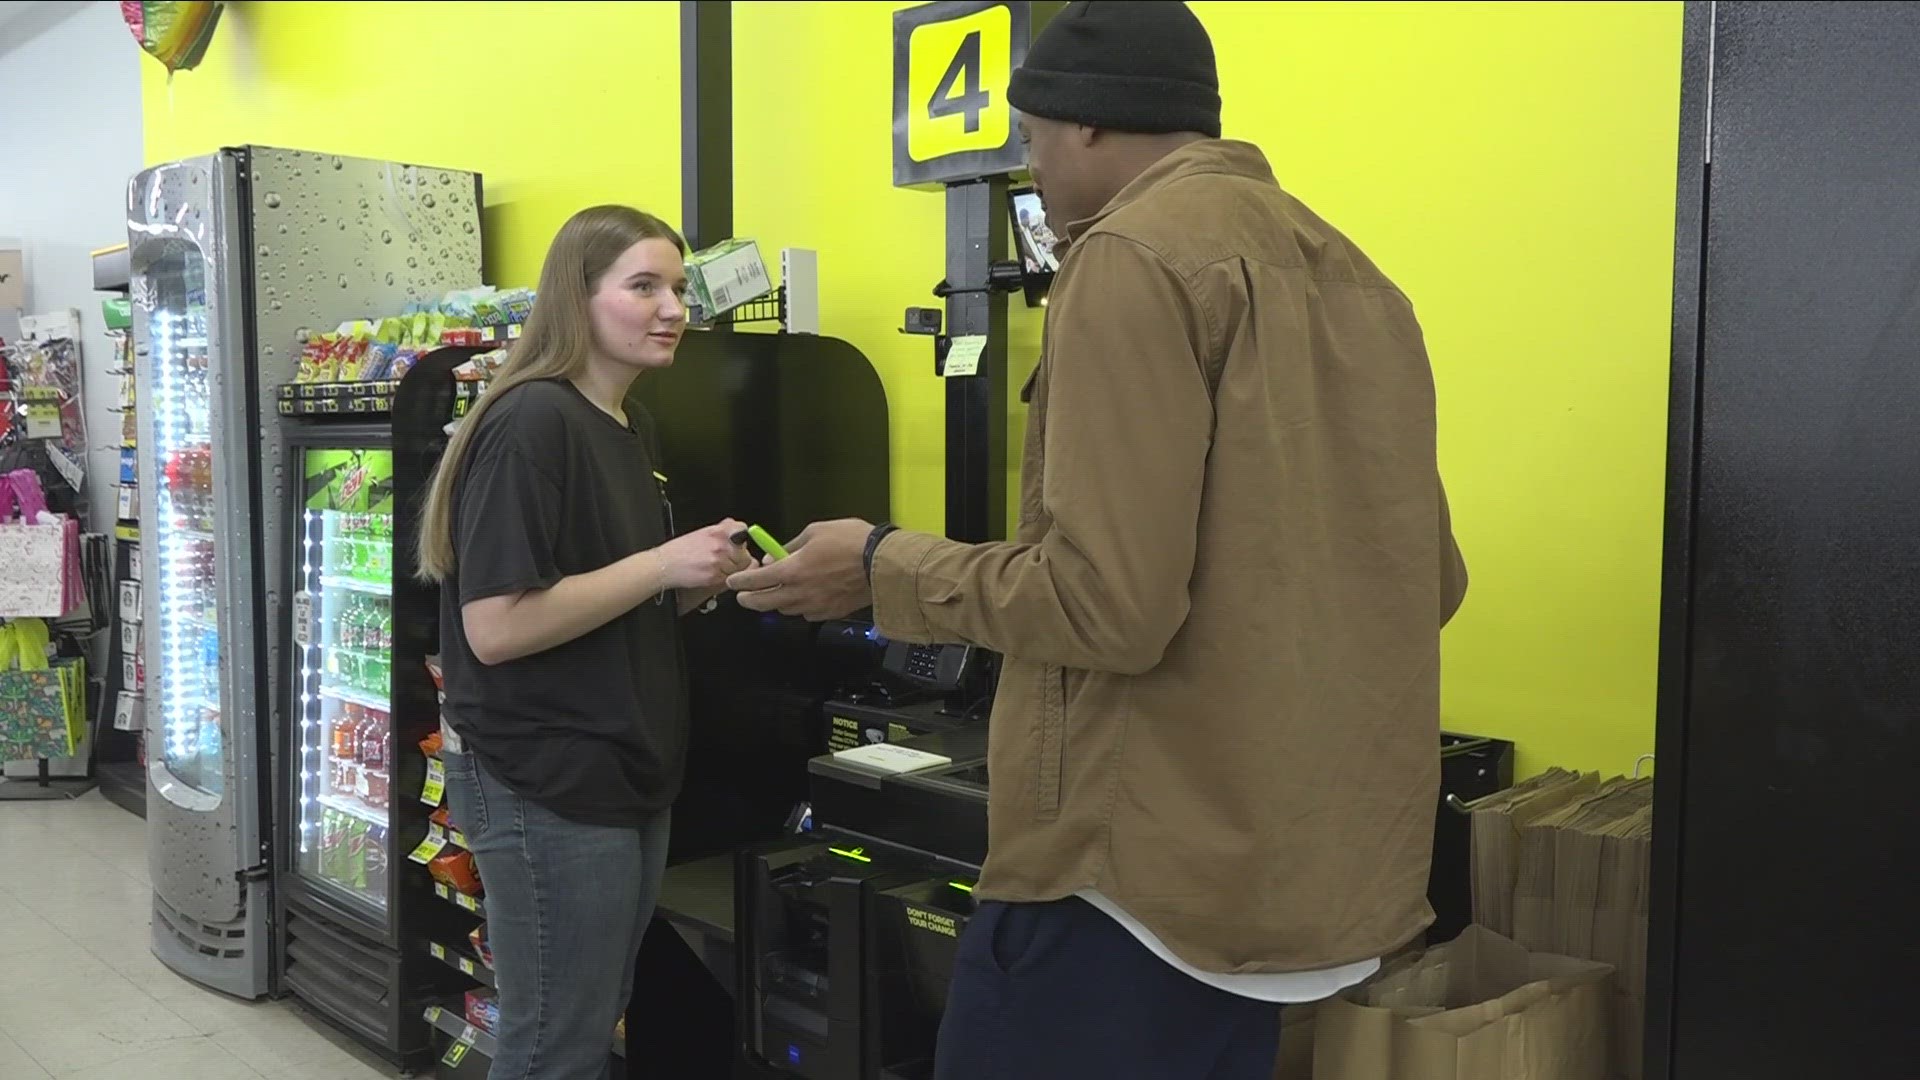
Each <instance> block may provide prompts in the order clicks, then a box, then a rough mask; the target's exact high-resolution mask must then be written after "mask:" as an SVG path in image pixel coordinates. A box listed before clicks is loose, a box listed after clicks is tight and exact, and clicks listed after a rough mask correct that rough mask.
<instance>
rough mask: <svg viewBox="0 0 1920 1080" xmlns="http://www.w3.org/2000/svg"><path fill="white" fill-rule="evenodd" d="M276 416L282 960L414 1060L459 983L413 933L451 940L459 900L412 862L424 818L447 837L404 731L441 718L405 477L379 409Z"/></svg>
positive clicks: (426, 827)
mask: <svg viewBox="0 0 1920 1080" xmlns="http://www.w3.org/2000/svg"><path fill="white" fill-rule="evenodd" d="M283 430H284V431H285V439H286V443H287V448H288V462H289V465H290V468H291V469H292V471H293V474H294V476H296V477H297V478H298V482H297V484H295V485H293V487H294V489H295V490H294V498H293V500H292V501H293V505H292V506H291V507H289V509H288V515H287V520H288V522H289V524H290V525H291V530H290V532H291V535H290V536H288V537H287V538H286V539H285V541H283V543H284V544H285V551H286V565H287V566H288V567H289V570H290V573H291V576H292V582H291V585H292V587H291V588H290V589H289V590H288V594H289V596H290V597H291V601H290V603H289V605H288V606H289V609H290V619H289V622H290V627H289V633H288V640H289V643H290V648H288V650H287V652H286V657H285V662H286V679H285V681H284V683H283V685H285V686H286V687H287V691H286V692H287V701H286V703H285V708H284V714H285V715H286V717H287V727H286V729H285V731H284V732H283V733H282V736H281V746H282V747H284V748H285V752H284V754H283V755H282V756H283V757H284V759H285V760H284V761H283V762H282V767H281V769H282V784H281V791H282V792H283V796H282V797H283V799H284V805H283V809H282V811H281V813H280V815H279V816H280V818H281V820H282V821H283V822H285V825H284V826H283V833H282V835H283V838H284V839H283V841H282V843H283V846H284V848H285V851H286V857H285V858H284V859H282V860H281V886H280V898H281V901H282V903H283V905H284V908H285V910H286V918H285V919H284V920H283V923H284V928H283V931H282V939H283V943H282V948H283V949H284V951H285V960H284V963H283V978H284V980H285V983H286V986H287V988H288V989H289V990H291V991H292V992H293V993H294V994H296V995H298V996H299V997H301V998H302V999H304V1000H305V1001H306V1002H307V1003H308V1004H310V1005H312V1006H313V1007H314V1008H315V1009H316V1010H317V1011H319V1012H320V1014H321V1015H323V1016H325V1017H326V1018H328V1019H329V1020H331V1021H332V1022H334V1023H335V1024H337V1025H339V1026H340V1027H343V1028H345V1029H346V1030H348V1031H349V1032H352V1033H354V1034H356V1035H357V1036H359V1037H360V1038H361V1039H362V1040H364V1041H365V1042H367V1043H369V1044H370V1045H372V1046H373V1047H374V1048H376V1049H378V1050H380V1051H382V1052H383V1053H385V1054H386V1055H387V1056H388V1057H390V1058H392V1059H393V1060H394V1061H396V1062H399V1063H401V1064H403V1065H407V1066H412V1067H418V1066H419V1065H420V1064H422V1063H423V1061H424V1055H425V1054H426V1053H427V1052H428V1051H429V1049H430V1040H431V1036H430V1031H429V1028H428V1026H427V1023H426V1021H425V1019H424V1017H425V1013H426V1010H427V1008H428V1007H429V1006H431V1005H433V1004H435V1003H438V1002H441V1001H445V1000H448V999H449V998H450V997H457V995H458V993H459V991H460V990H461V989H463V988H464V987H465V986H467V985H470V982H469V981H468V980H467V979H466V978H465V977H464V976H463V973H462V972H460V971H459V970H457V969H455V968H453V967H450V966H449V965H448V964H446V963H441V962H437V960H438V958H437V957H436V956H435V955H433V954H430V953H429V951H428V949H427V945H426V942H428V941H447V940H463V935H465V934H466V933H467V932H468V931H469V930H470V929H471V920H472V916H471V914H470V913H469V911H468V910H463V909H462V908H460V907H457V906H456V905H455V904H454V903H452V902H451V901H450V900H448V899H445V898H442V897H440V896H436V895H435V893H434V892H433V887H432V886H433V882H432V879H431V878H429V877H428V876H427V875H426V874H424V873H418V872H416V871H417V869H418V868H417V867H414V866H412V865H411V864H410V862H409V857H410V856H412V857H413V858H414V861H422V860H421V858H420V856H419V853H420V852H421V851H422V849H423V847H428V846H432V845H431V843H430V842H428V837H430V836H434V837H439V838H440V839H439V841H438V843H440V844H441V845H443V846H444V845H446V844H447V843H449V842H450V841H449V840H448V839H447V836H448V834H447V830H446V829H445V828H444V827H443V826H441V825H438V824H436V823H435V819H434V815H435V813H436V812H437V811H438V810H439V809H440V806H441V804H442V803H443V802H444V781H443V780H442V778H441V777H439V776H438V775H435V774H432V773H430V771H429V768H428V759H427V757H426V756H425V755H424V754H423V753H422V750H421V747H420V746H419V742H420V740H421V739H422V738H424V737H425V736H426V734H427V733H428V732H430V731H433V730H437V727H438V716H439V709H438V701H437V695H436V693H435V690H434V686H433V681H432V678H431V676H430V675H429V674H428V672H427V669H426V666H425V664H424V663H423V662H422V661H421V657H422V656H423V655H424V653H423V650H422V648H421V645H420V643H419V642H418V640H417V639H418V638H420V636H421V635H422V633H423V632H424V631H426V630H427V626H426V624H427V623H430V622H431V620H432V611H431V609H430V608H428V607H426V606H425V605H422V604H420V603H418V602H417V600H416V599H415V597H416V594H417V593H419V592H420V589H419V587H418V586H417V585H415V584H414V583H413V582H412V581H411V580H410V578H409V576H408V575H409V574H410V573H411V569H410V568H411V565H412V561H411V560H410V559H406V558H403V557H402V554H403V552H404V551H405V550H406V545H407V544H408V543H409V542H410V539H409V538H408V537H405V536H397V535H396V533H398V532H400V531H401V528H400V527H401V526H402V524H403V523H402V522H401V521H400V520H399V517H398V514H397V512H396V511H397V510H398V509H399V508H400V507H405V506H411V505H414V500H415V499H416V498H417V494H416V492H417V487H409V486H407V485H406V484H403V483H402V482H401V481H400V477H399V476H398V473H399V471H400V470H397V469H396V455H395V452H394V449H393V434H392V428H391V427H390V426H389V425H388V424H386V423H385V422H378V423H368V422H351V421H350V422H346V423H343V422H341V420H340V419H339V418H334V419H328V418H325V417H323V416H306V417H304V418H302V419H298V420H290V421H288V422H287V424H286V426H285V427H284V429H283ZM403 658H406V659H403ZM436 851H437V849H436ZM474 906H475V907H477V906H478V905H477V904H475V905H474ZM463 920H464V924H463Z"/></svg>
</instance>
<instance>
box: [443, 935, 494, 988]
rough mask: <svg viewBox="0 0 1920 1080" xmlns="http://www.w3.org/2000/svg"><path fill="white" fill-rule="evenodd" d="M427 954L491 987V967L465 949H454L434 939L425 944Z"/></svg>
mask: <svg viewBox="0 0 1920 1080" xmlns="http://www.w3.org/2000/svg"><path fill="white" fill-rule="evenodd" d="M427 955H428V956H431V957H433V958H434V959H435V960H438V961H440V962H441V963H443V964H445V965H447V966H448V967H450V968H452V969H453V970H455V971H457V972H459V973H460V974H462V975H465V976H466V977H467V978H469V979H472V980H473V981H475V982H477V983H479V984H480V985H482V986H484V987H486V988H487V989H489V990H491V989H493V969H492V968H490V967H488V966H487V965H485V964H483V963H481V962H480V961H479V959H478V958H477V957H475V956H473V955H472V954H471V953H469V952H467V951H466V950H465V949H456V948H453V947H451V946H447V945H442V944H440V943H439V942H437V941H434V942H429V943H428V944H427Z"/></svg>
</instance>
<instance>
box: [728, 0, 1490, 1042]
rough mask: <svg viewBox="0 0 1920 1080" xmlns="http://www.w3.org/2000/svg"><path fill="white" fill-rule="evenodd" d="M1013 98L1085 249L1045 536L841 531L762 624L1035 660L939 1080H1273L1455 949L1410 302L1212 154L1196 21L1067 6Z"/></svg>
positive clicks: (1040, 494)
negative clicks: (1443, 878)
mask: <svg viewBox="0 0 1920 1080" xmlns="http://www.w3.org/2000/svg"><path fill="white" fill-rule="evenodd" d="M1008 96H1009V100H1010V101H1011V102H1012V103H1013V105H1014V106H1015V107H1016V108H1017V109H1019V110H1020V112H1021V114H1022V116H1021V131H1022V133H1023V137H1024V138H1026V139H1027V141H1028V159H1029V163H1030V165H1031V170H1032V172H1033V176H1034V181H1035V184H1036V185H1037V186H1038V187H1039V188H1040V189H1041V191H1042V194H1043V195H1044V197H1045V200H1046V205H1047V217H1048V221H1049V224H1050V225H1051V226H1052V227H1053V230H1054V232H1055V233H1056V234H1058V235H1060V236H1063V237H1065V238H1066V251H1065V253H1064V259H1063V262H1062V265H1061V268H1060V272H1059V275H1058V277H1057V278H1056V279H1055V282H1054V287H1053V297H1052V303H1051V307H1050V309H1049V311H1048V316H1047V326H1046V337H1045V344H1044V347H1043V350H1042V356H1041V360H1040V365H1039V368H1038V370H1037V371H1036V372H1035V374H1034V378H1033V381H1032V383H1030V384H1029V386H1028V392H1027V395H1026V396H1027V400H1028V409H1029V413H1028V423H1027V443H1026V450H1025V466H1024V478H1023V484H1022V498H1021V522H1020V529H1019V535H1018V537H1017V539H1015V540H1014V541H1012V542H1008V543H989V544H972V545H969V544H960V543H956V542H953V541H950V540H946V539H943V538H941V537H938V536H931V535H926V534H921V533H912V532H907V531H901V530H895V529H892V528H890V527H888V526H881V527H879V528H875V527H873V526H871V525H869V524H868V523H866V522H860V521H844V522H830V523H825V524H816V525H813V526H811V527H809V528H808V529H807V531H806V532H804V533H802V534H801V536H800V537H799V539H798V540H797V541H796V542H795V544H794V545H793V551H792V556H791V558H789V559H787V560H786V561H784V562H781V563H777V564H772V565H769V566H766V567H764V568H761V569H756V570H750V571H747V572H745V573H742V574H740V575H738V576H737V577H736V578H735V580H734V581H733V583H732V584H733V586H734V587H735V588H736V589H737V590H739V591H740V593H741V597H740V600H741V603H743V604H745V605H747V606H749V607H752V608H756V609H761V610H780V611H784V612H788V613H791V614H799V615H805V616H807V617H810V618H815V619H824V618H835V617H840V616H843V615H846V614H848V613H850V612H852V611H855V610H858V609H860V608H863V607H866V606H868V605H869V604H870V605H871V606H872V608H873V611H874V616H875V620H876V622H877V623H878V624H879V629H880V632H881V633H882V634H883V635H885V636H886V637H888V638H891V639H895V640H902V641H911V642H935V641H938V642H968V643H972V644H976V645H980V646H984V647H986V648H989V649H993V650H996V651H998V652H1000V653H1002V654H1003V655H1004V656H1005V661H1006V662H1005V666H1004V669H1003V673H1002V675H1001V681H1000V688H999V693H998V696H997V699H996V701H995V703H994V711H993V717H992V720H991V726H990V729H989V732H990V734H989V773H990V775H991V776H992V784H991V793H990V808H989V832H990V836H989V854H988V859H987V864H986V866H985V867H984V869H983V873H982V877H981V880H980V883H979V886H978V888H977V890H976V892H975V895H976V897H978V898H979V899H980V900H981V901H982V903H981V905H980V911H979V914H978V916H977V917H976V918H975V919H974V920H973V921H972V922H971V923H970V924H969V927H968V930H967V935H966V938H965V940H963V941H962V942H961V946H960V955H959V959H958V961H957V964H956V969H955V972H954V978H953V983H952V986H951V988H950V991H949V1002H948V1007H947V1015H946V1018H945V1021H944V1023H943V1024H942V1028H941V1034H940V1048H939V1062H938V1068H937V1073H936V1075H937V1076H938V1077H941V1078H943V1080H944V1078H947V1077H952V1078H954V1080H959V1078H961V1077H967V1078H969V1080H973V1078H983V1080H984V1078H991V1080H1026V1078H1034V1080H1039V1078H1041V1077H1047V1078H1054V1077H1083V1076H1084V1077H1097V1078H1100V1080H1120V1078H1127V1077H1140V1078H1142V1080H1147V1078H1151V1080H1186V1078H1190V1077H1191V1078H1214V1080H1241V1078H1243V1077H1244V1078H1248V1080H1251V1078H1254V1077H1265V1076H1267V1075H1268V1074H1269V1073H1270V1072H1271V1069H1272V1067H1273V1060H1274V1050H1275V1045H1276V1040H1277V1037H1278V1015H1279V1008H1278V1006H1277V1005H1276V1004H1275V1003H1279V1002H1290V1001H1295V1002H1297V1001H1311V1000H1316V999H1319V998H1322V997H1326V996H1328V995H1330V994H1333V993H1336V992H1338V991H1339V990H1341V989H1343V988H1345V987H1347V986H1350V985H1352V984H1354V983H1356V982H1358V981H1360V980H1362V979H1364V978H1366V977H1367V976H1368V975H1370V974H1372V972H1373V971H1375V970H1376V969H1377V968H1378V966H1379V963H1378V962H1379V958H1380V957H1381V956H1383V955H1384V954H1386V953H1388V952H1390V951H1392V950H1394V949H1396V948H1397V947H1399V946H1401V945H1402V944H1405V943H1406V942H1408V941H1409V940H1410V939H1412V938H1414V937H1415V936H1416V935H1417V934H1419V933H1420V932H1421V931H1422V930H1423V929H1424V928H1425V927H1426V925H1427V924H1428V923H1429V922H1430V921H1431V919H1432V912H1431V910H1430V909H1429V908H1428V906H1427V902H1426V884H1427V875H1428V867H1429V862H1430V859H1431V841H1432V834H1433V814H1434V810H1435V805H1436V802H1437V800H1438V788H1439V768H1440V758H1439V693H1440V670H1439V668H1440V628H1441V627H1442V626H1443V625H1444V624H1445V623H1446V622H1447V620H1448V619H1449V618H1450V617H1451V616H1452V615H1453V613H1454V611H1455V609H1456V608H1457V607H1458V606H1459V604H1460V602H1461V599H1462V597H1463V595H1464V593H1465V589H1466V572H1465V567H1464V565H1463V564H1462V561H1461V558H1460V554H1459V550H1458V548H1457V547H1456V546H1455V544H1454V541H1453V536H1452V529H1451V525H1450V522H1449V518H1448V511H1447V502H1446V497H1445V494H1444V492H1443V490H1442V486H1441V481H1440V475H1439V470H1438V467H1437V465H1436V461H1435V449H1434V443H1435V434H1434V429H1435V421H1434V391H1433V379H1432V374H1431V371H1430V369H1429V366H1428V362H1427V357H1426V352H1425V348H1424V346H1423V344H1422V340H1421V333H1420V326H1419V324H1418V322H1417V321H1416V320H1415V318H1414V314H1413V309H1412V307H1411V305H1410V304H1409V303H1408V302H1407V299H1406V297H1405V296H1403V295H1402V294H1401V292H1400V291H1399V289H1397V288H1396V287H1395V286H1394V284H1393V283H1392V282H1391V281H1389V280H1388V279H1387V277H1386V276H1385V275H1384V274H1382V273H1381V272H1380V270H1379V269H1378V268H1377V267H1375V266H1374V265H1373V263H1372V262H1371V261H1369V260H1368V259H1367V257H1366V256H1365V255H1364V254H1362V253H1361V252H1360V250H1359V249H1358V248H1356V247H1355V246H1354V244H1353V243H1352V242H1351V241H1349V240H1348V239H1347V238H1346V237H1345V236H1343V235H1341V233H1340V232H1339V231H1338V230H1336V229H1335V228H1333V226H1331V225H1329V224H1327V223H1326V222H1325V221H1322V220H1321V219H1320V218H1319V217H1318V216H1316V215H1315V214H1314V213H1313V212H1312V211H1311V210H1309V209H1308V208H1307V207H1305V206H1304V205H1302V204H1301V203H1300V202H1299V201H1298V200H1296V199H1294V198H1293V197H1292V196H1290V195H1288V194H1287V193H1286V192H1285V191H1284V190H1282V189H1281V188H1280V186H1279V185H1278V183H1277V182H1276V181H1275V179H1274V176H1273V173H1272V171H1271V169H1270V168H1269V167H1268V165H1267V162H1266V159H1265V158H1264V156H1263V155H1262V154H1261V152H1260V151H1259V150H1258V149H1257V148H1256V147H1254V146H1251V145H1249V144H1246V143H1241V142H1232V141H1224V140H1222V139H1220V137H1219V136H1220V98H1219V93H1218V81H1217V77H1216V75H1215V69H1214V60H1213V48H1212V43H1211V41H1210V40H1209V39H1208V37H1207V34H1206V31H1205V30H1204V29H1203V28H1202V27H1201V25H1200V23H1199V21H1198V20H1197V19H1196V18H1195V17H1194V16H1193V15H1192V14H1191V13H1190V12H1189V11H1188V10H1187V8H1186V6H1185V5H1184V4H1180V3H1150V2H1129V3H1099V4H1089V3H1074V4H1070V5H1068V7H1067V8H1066V10H1065V11H1064V12H1062V13H1061V14H1060V15H1058V16H1056V17H1055V18H1054V19H1053V20H1052V21H1051V22H1050V23H1049V24H1048V25H1047V27H1046V28H1045V30H1044V31H1043V32H1042V33H1041V35H1040V36H1039V38H1038V40H1036V41H1035V43H1034V44H1033V46H1032V48H1031V50H1030V51H1029V55H1028V58H1027V61H1026V63H1025V65H1024V66H1023V67H1022V68H1021V69H1020V70H1018V71H1016V72H1015V73H1014V76H1013V80H1012V86H1011V89H1010V92H1009V95H1008Z"/></svg>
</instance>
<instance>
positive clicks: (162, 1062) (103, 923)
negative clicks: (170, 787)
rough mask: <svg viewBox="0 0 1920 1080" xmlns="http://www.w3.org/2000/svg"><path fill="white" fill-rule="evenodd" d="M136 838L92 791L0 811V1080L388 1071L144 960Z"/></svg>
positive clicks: (127, 822) (326, 1036)
mask: <svg viewBox="0 0 1920 1080" xmlns="http://www.w3.org/2000/svg"><path fill="white" fill-rule="evenodd" d="M145 828H146V823H145V822H143V821H141V820H140V819H139V818H137V817H134V816H133V815H132V814H129V813H127V812H126V811H125V810H122V809H120V808H119V807H117V806H115V805H113V804H112V803H110V802H108V801H107V800H106V799H104V798H102V797H101V796H100V795H99V794H98V793H97V792H96V793H94V794H90V795H88V796H86V797H84V798H80V799H75V800H73V801H71V802H58V803H52V802H49V803H8V804H4V805H0V1077H4V1078H5V1080H108V1078H113V1080H121V1078H125V1077H139V1078H140V1080H380V1078H383V1077H392V1076H395V1075H397V1074H396V1073H395V1072H394V1071H392V1070H391V1069H389V1068H386V1067H385V1066H382V1065H379V1064H376V1059H373V1058H370V1057H367V1056H366V1055H364V1054H363V1053H361V1052H359V1051H358V1050H356V1049H351V1048H350V1044H349V1043H348V1042H347V1041H346V1040H345V1038H344V1037H342V1036H340V1035H337V1034H335V1033H333V1032H332V1031H330V1030H327V1029H325V1028H324V1026H323V1025H322V1024H321V1023H320V1021H318V1020H315V1019H313V1018H311V1017H309V1016H307V1015H306V1014H305V1013H303V1012H301V1011H300V1010H299V1009H298V1008H296V1007H295V1006H293V1005H291V1004H289V1003H287V1002H245V1001H239V1000H236V999H233V998H229V997H226V996H224V995H221V994H218V993H215V992H213V991H211V990H206V989H203V988H202V987H200V986H198V985H196V984H194V983H191V982H188V981H186V980H185V979H182V978H180V977H179V976H178V975H175V974H174V973H173V972H172V971H169V970H168V969H167V968H166V967H164V966H162V965H161V964H160V962H159V961H157V960H155V959H154V958H153V956H152V954H151V953H150V952H149V951H148V947H147V920H148V910H149V905H150V904H151V891H152V889H151V886H150V884H149V883H148V878H147V854H146V838H145Z"/></svg>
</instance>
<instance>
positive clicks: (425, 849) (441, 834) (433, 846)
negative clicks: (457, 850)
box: [407, 825, 447, 863]
mask: <svg viewBox="0 0 1920 1080" xmlns="http://www.w3.org/2000/svg"><path fill="white" fill-rule="evenodd" d="M446 849H447V830H445V829H442V828H441V827H440V826H438V825H435V826H432V827H431V828H429V829H428V830H427V838H426V839H425V840H422V841H420V846H419V847H417V848H414V849H413V853H412V854H410V855H408V856H407V858H409V859H412V860H413V861H414V862H417V863H428V862H431V861H433V857H434V856H436V855H438V854H440V853H441V852H442V851H445V850H446Z"/></svg>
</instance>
